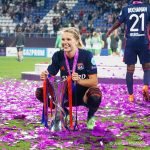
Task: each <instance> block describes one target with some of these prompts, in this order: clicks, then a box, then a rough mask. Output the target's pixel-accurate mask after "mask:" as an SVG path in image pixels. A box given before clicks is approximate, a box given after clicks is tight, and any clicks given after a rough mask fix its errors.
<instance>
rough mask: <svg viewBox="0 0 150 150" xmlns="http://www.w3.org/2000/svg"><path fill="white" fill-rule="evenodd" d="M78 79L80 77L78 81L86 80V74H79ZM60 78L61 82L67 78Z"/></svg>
mask: <svg viewBox="0 0 150 150" xmlns="http://www.w3.org/2000/svg"><path fill="white" fill-rule="evenodd" d="M79 77H80V79H86V78H87V76H86V74H79ZM61 78H62V79H63V80H66V79H67V76H62V77H61Z"/></svg>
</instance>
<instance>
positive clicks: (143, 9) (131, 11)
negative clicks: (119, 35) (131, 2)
mask: <svg viewBox="0 0 150 150" xmlns="http://www.w3.org/2000/svg"><path fill="white" fill-rule="evenodd" d="M134 12H147V7H131V8H128V13H134Z"/></svg>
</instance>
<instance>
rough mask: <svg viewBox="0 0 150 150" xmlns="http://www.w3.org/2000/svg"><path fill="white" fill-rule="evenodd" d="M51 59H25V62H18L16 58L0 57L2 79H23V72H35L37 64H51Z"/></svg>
mask: <svg viewBox="0 0 150 150" xmlns="http://www.w3.org/2000/svg"><path fill="white" fill-rule="evenodd" d="M49 62H50V58H42V57H41V58H38V57H36V58H31V57H25V58H24V60H23V62H18V61H17V60H16V57H2V56H1V57H0V78H15V79H21V72H24V71H34V65H35V64H36V63H49Z"/></svg>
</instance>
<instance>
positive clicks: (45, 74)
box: [40, 70, 48, 80]
mask: <svg viewBox="0 0 150 150" xmlns="http://www.w3.org/2000/svg"><path fill="white" fill-rule="evenodd" d="M47 75H48V71H47V70H46V71H43V72H42V73H41V75H40V79H41V80H44V79H46V77H47Z"/></svg>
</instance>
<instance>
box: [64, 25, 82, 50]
mask: <svg viewBox="0 0 150 150" xmlns="http://www.w3.org/2000/svg"><path fill="white" fill-rule="evenodd" d="M62 32H67V33H71V34H72V35H73V37H74V38H75V39H76V40H77V42H78V44H77V47H78V48H83V47H84V45H83V42H82V40H81V35H80V32H79V30H78V29H77V28H75V27H68V28H63V29H62Z"/></svg>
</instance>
